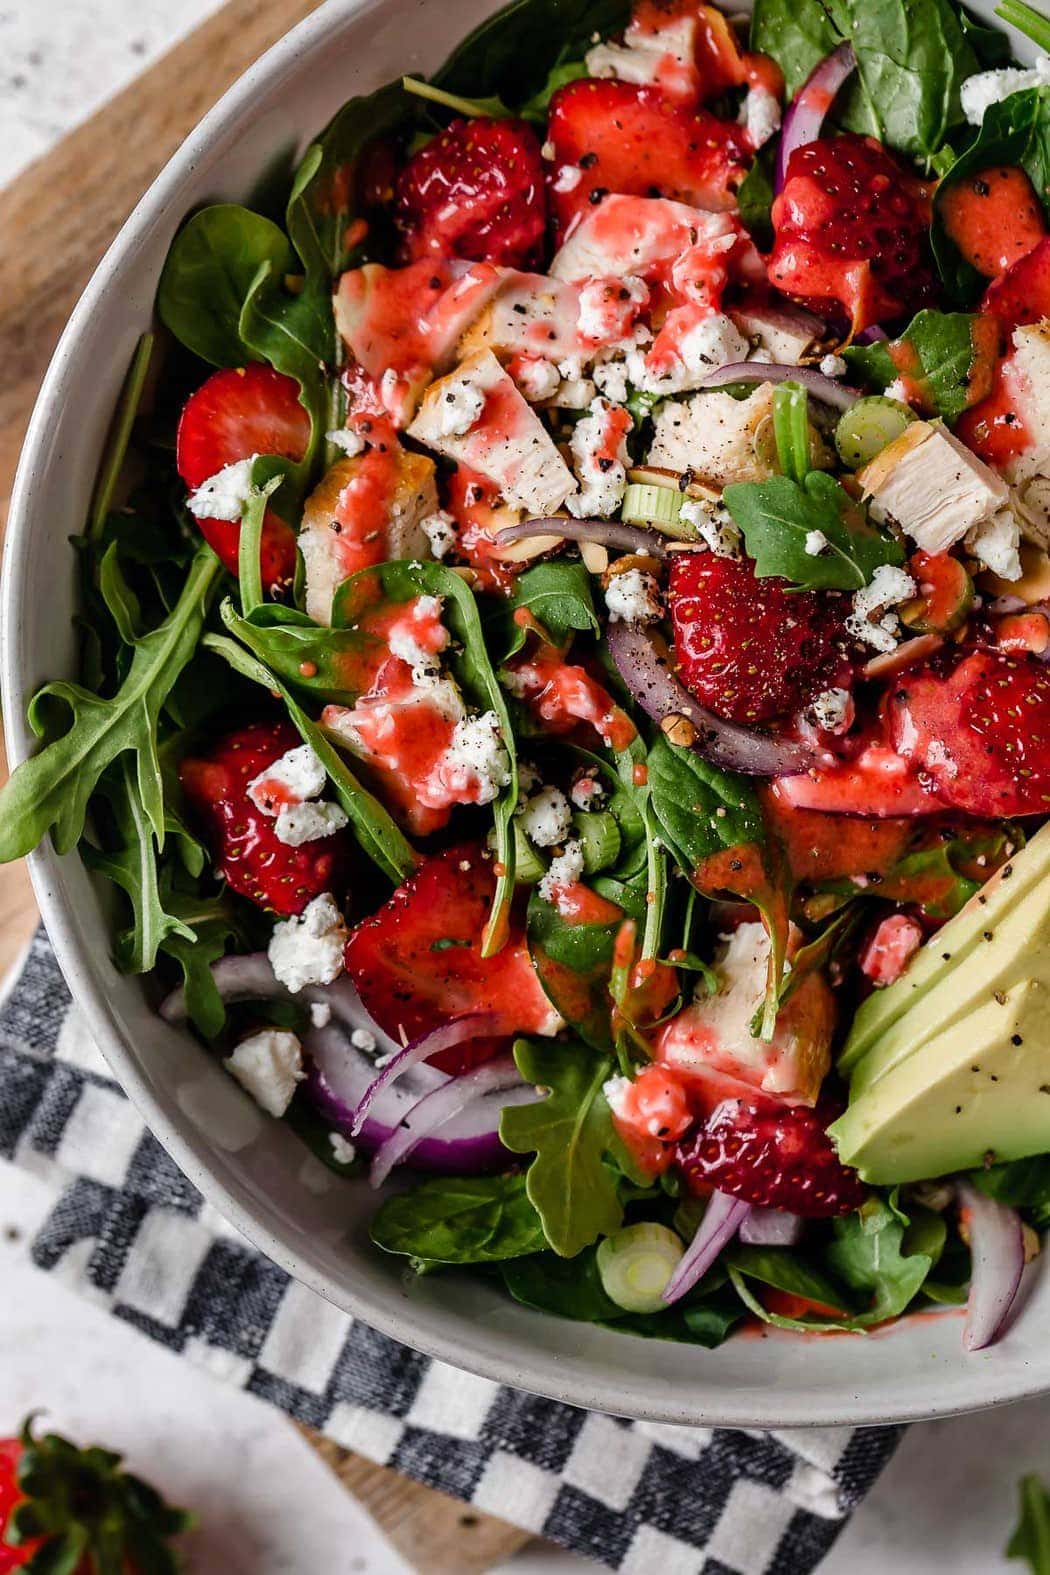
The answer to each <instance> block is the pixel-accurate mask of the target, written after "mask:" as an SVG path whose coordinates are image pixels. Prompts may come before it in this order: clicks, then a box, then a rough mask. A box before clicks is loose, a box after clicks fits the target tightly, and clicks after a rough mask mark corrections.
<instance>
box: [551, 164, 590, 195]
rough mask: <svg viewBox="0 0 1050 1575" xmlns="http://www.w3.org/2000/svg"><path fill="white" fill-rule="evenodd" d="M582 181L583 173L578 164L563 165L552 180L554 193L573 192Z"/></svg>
mask: <svg viewBox="0 0 1050 1575" xmlns="http://www.w3.org/2000/svg"><path fill="white" fill-rule="evenodd" d="M582 179H583V171H582V170H581V168H580V166H579V165H578V164H563V165H562V167H561V169H560V170H559V171H558V174H557V176H556V178H555V180H554V190H555V191H562V192H567V191H575V190H576V188H577V186H578V185H579V184H580V182H581V180H582Z"/></svg>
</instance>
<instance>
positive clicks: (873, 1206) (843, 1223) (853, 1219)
mask: <svg viewBox="0 0 1050 1575" xmlns="http://www.w3.org/2000/svg"><path fill="white" fill-rule="evenodd" d="M905 1230H906V1227H905V1225H904V1224H903V1223H902V1220H901V1217H900V1211H899V1209H895V1208H894V1207H893V1206H892V1205H891V1203H890V1202H889V1201H887V1200H886V1199H885V1198H883V1197H880V1196H876V1195H874V1194H873V1195H872V1196H871V1197H870V1198H869V1199H868V1201H867V1202H866V1203H865V1204H864V1206H863V1207H862V1208H861V1209H859V1210H858V1211H857V1212H856V1213H854V1214H847V1215H846V1216H845V1217H844V1218H842V1219H836V1220H835V1221H834V1222H833V1231H834V1240H833V1241H832V1242H831V1244H830V1245H829V1247H828V1249H827V1262H828V1266H829V1268H830V1269H831V1271H832V1273H833V1274H834V1275H835V1276H836V1278H838V1279H840V1280H841V1281H842V1282H843V1284H844V1285H846V1286H848V1287H849V1289H850V1290H852V1291H853V1292H855V1293H856V1295H857V1297H858V1298H861V1299H863V1301H864V1303H865V1310H864V1311H863V1313H861V1314H859V1315H858V1316H857V1317H856V1318H855V1319H854V1322H855V1323H856V1324H857V1325H858V1326H864V1325H869V1324H876V1323H882V1322H884V1321H885V1320H886V1319H887V1318H897V1317H899V1316H900V1314H901V1313H902V1312H903V1311H904V1309H905V1308H906V1307H907V1306H908V1304H909V1303H910V1302H911V1301H912V1300H913V1299H914V1298H915V1297H916V1296H917V1295H918V1293H919V1291H920V1290H921V1289H922V1284H923V1281H924V1280H925V1279H926V1276H927V1275H928V1274H929V1272H930V1269H931V1268H932V1267H933V1261H934V1260H933V1256H932V1255H931V1253H930V1252H921V1251H916V1252H913V1253H910V1254H909V1253H908V1251H907V1245H906V1242H905Z"/></svg>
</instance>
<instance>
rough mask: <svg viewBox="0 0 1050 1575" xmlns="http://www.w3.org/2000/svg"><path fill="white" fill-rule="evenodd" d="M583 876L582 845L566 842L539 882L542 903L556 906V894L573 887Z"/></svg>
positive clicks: (574, 841)
mask: <svg viewBox="0 0 1050 1575" xmlns="http://www.w3.org/2000/svg"><path fill="white" fill-rule="evenodd" d="M582 874H583V844H582V843H580V842H577V841H576V840H575V839H574V840H573V841H572V842H567V843H566V844H565V846H564V848H563V849H562V851H561V852H560V853H559V854H558V856H557V857H556V858H553V859H551V863H550V869H549V870H548V871H547V873H546V875H544V877H543V879H542V880H541V881H540V884H539V887H538V890H539V894H540V896H541V897H542V898H543V900H544V902H553V903H555V904H557V901H558V892H559V890H561V889H562V888H564V887H565V886H574V885H575V884H576V882H577V881H578V880H579V878H580V876H581V875H582Z"/></svg>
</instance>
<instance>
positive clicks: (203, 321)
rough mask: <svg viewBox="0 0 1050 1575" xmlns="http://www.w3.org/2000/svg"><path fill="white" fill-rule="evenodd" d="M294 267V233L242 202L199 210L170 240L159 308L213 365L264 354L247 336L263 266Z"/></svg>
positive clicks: (281, 271) (278, 270)
mask: <svg viewBox="0 0 1050 1575" xmlns="http://www.w3.org/2000/svg"><path fill="white" fill-rule="evenodd" d="M294 267H295V256H294V253H293V252H292V248H291V246H290V244H289V241H288V237H287V235H285V233H284V231H283V230H281V229H280V228H279V227H278V226H277V225H276V224H274V223H273V222H272V220H270V219H264V218H263V216H262V214H260V213H252V212H251V211H250V210H249V209H248V208H242V207H240V206H239V205H238V204H237V203H233V202H221V203H216V204H215V205H214V206H212V207H210V208H202V209H201V210H200V212H199V213H195V214H193V216H192V217H191V218H189V219H188V220H187V221H186V223H185V224H184V225H183V227H182V229H181V230H180V231H179V233H178V234H177V235H176V237H175V239H174V240H173V241H172V243H171V249H170V251H169V252H168V255H167V258H166V259H165V262H164V268H163V270H162V272H161V276H160V284H159V285H158V287H157V312H158V314H159V316H160V320H161V322H162V323H163V324H164V326H165V327H166V328H169V329H170V330H171V332H172V333H173V334H174V335H175V338H176V339H177V340H178V341H179V343H180V344H184V345H185V346H186V348H187V349H188V350H192V351H193V354H194V355H198V356H200V358H201V360H202V361H208V362H210V363H211V365H212V366H241V365H243V363H244V362H245V361H253V360H256V359H258V357H257V355H256V353H255V351H254V350H253V348H252V347H251V345H249V344H248V343H247V342H246V341H245V340H244V339H243V338H242V336H241V312H242V310H243V308H244V303H245V301H246V300H247V299H248V297H249V295H250V293H251V291H252V289H253V288H254V287H255V284H256V280H257V278H258V276H259V274H260V271H261V270H262V269H263V268H267V269H270V270H272V273H273V275H274V276H275V277H277V278H283V277H284V275H285V274H288V273H291V272H292V271H293V270H294Z"/></svg>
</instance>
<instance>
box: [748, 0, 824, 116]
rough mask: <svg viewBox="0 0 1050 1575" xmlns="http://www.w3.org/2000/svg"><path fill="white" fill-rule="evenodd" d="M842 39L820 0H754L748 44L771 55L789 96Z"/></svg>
mask: <svg viewBox="0 0 1050 1575" xmlns="http://www.w3.org/2000/svg"><path fill="white" fill-rule="evenodd" d="M841 42H842V40H841V38H840V37H839V34H838V31H837V29H836V27H835V25H834V23H833V22H832V20H831V18H830V16H829V15H828V13H827V12H826V11H825V9H824V7H823V6H822V5H821V4H820V0H755V5H754V9H753V10H752V12H751V47H752V49H760V50H761V51H762V53H763V54H765V55H772V57H773V59H774V60H775V61H776V63H777V65H778V66H779V67H780V69H781V71H782V72H783V73H784V84H785V87H786V89H787V94H788V97H789V98H794V96H795V94H796V93H797V92H798V90H799V88H800V87H801V86H802V84H803V82H805V80H806V78H807V77H808V76H809V74H810V72H811V71H812V70H813V67H814V66H815V65H817V64H819V62H820V61H821V60H823V59H824V57H825V55H830V54H831V52H832V50H833V49H836V48H837V47H838V45H839V44H840V43H841Z"/></svg>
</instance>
